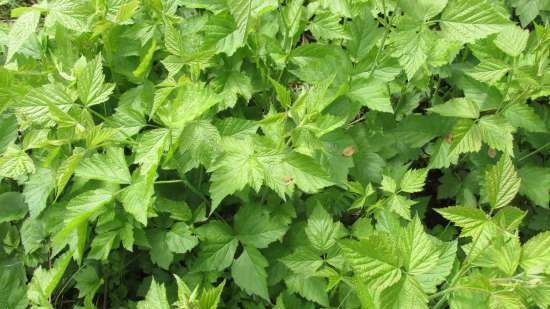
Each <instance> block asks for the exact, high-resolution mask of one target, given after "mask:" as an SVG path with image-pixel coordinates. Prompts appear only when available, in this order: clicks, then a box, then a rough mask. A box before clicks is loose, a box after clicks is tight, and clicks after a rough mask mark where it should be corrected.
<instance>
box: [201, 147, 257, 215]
mask: <svg viewBox="0 0 550 309" xmlns="http://www.w3.org/2000/svg"><path fill="white" fill-rule="evenodd" d="M209 171H210V172H212V177H211V179H210V181H211V185H210V194H211V196H212V209H211V212H212V211H214V209H216V208H217V206H218V205H219V204H220V202H221V201H222V199H223V198H224V197H226V196H227V195H229V194H232V193H234V192H237V191H239V190H242V189H244V187H245V186H246V185H250V186H251V187H252V188H253V189H255V190H256V191H257V190H259V189H260V187H261V185H262V182H263V179H264V175H263V173H264V171H263V169H262V166H261V164H260V162H259V160H258V158H257V157H256V156H255V153H254V146H253V145H252V143H251V142H250V141H241V140H235V143H234V144H232V145H231V146H230V147H228V148H227V149H226V152H225V154H224V155H223V157H221V158H220V159H219V160H217V163H215V164H214V166H213V167H211V168H210V170H209Z"/></svg>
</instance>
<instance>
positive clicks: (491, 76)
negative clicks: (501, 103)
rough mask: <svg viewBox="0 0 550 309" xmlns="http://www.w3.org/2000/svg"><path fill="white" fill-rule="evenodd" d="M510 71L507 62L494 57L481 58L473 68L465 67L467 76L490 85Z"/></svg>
mask: <svg viewBox="0 0 550 309" xmlns="http://www.w3.org/2000/svg"><path fill="white" fill-rule="evenodd" d="M509 71H510V67H509V65H508V64H506V63H504V62H501V61H499V60H496V59H490V60H487V59H483V61H482V62H481V63H479V64H478V65H476V66H475V67H473V68H470V69H466V70H465V73H466V74H468V76H470V77H472V78H474V79H476V80H478V81H480V82H484V83H488V84H490V85H493V84H495V83H496V82H498V81H499V80H501V79H502V77H504V75H506V73H508V72H509Z"/></svg>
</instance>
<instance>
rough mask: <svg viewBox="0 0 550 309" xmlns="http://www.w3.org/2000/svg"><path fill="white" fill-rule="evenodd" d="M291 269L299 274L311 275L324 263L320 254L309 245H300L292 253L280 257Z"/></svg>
mask: <svg viewBox="0 0 550 309" xmlns="http://www.w3.org/2000/svg"><path fill="white" fill-rule="evenodd" d="M280 261H281V262H282V263H283V264H285V266H286V267H288V268H289V269H290V270H292V271H293V272H294V273H297V274H303V275H306V276H311V275H313V274H314V273H315V271H317V270H318V269H319V268H320V267H321V266H322V265H323V263H324V262H323V260H322V259H321V258H320V257H319V254H318V253H316V252H315V251H313V250H311V249H309V248H307V247H299V248H297V249H296V250H295V251H294V252H293V253H292V254H290V255H287V256H285V257H283V258H281V259H280Z"/></svg>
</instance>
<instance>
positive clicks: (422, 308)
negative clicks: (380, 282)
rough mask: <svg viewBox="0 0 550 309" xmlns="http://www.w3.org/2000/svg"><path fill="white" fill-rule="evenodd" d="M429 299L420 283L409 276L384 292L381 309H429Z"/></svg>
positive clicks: (381, 298) (405, 276)
mask: <svg viewBox="0 0 550 309" xmlns="http://www.w3.org/2000/svg"><path fill="white" fill-rule="evenodd" d="M427 303H428V297H427V296H426V294H425V293H424V292H423V291H422V288H421V287H420V285H419V284H418V282H417V281H416V280H415V279H414V278H413V277H411V276H409V275H404V276H403V277H402V278H401V280H399V282H397V283H396V284H394V285H392V286H391V287H389V288H387V289H385V290H384V292H382V295H381V296H380V304H381V306H380V308H384V309H398V308H411V309H427V308H428V305H427Z"/></svg>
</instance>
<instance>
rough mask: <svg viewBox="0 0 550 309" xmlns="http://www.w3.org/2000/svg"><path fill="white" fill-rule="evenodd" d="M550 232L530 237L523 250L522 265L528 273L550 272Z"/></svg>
mask: <svg viewBox="0 0 550 309" xmlns="http://www.w3.org/2000/svg"><path fill="white" fill-rule="evenodd" d="M549 264H550V232H543V233H540V234H537V235H536V236H534V237H532V238H531V239H529V240H528V241H527V242H526V243H525V244H524V245H523V250H522V251H521V259H520V265H521V268H523V270H524V271H525V272H527V273H528V274H541V273H546V274H549V273H550V267H549V266H548V265H549Z"/></svg>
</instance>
